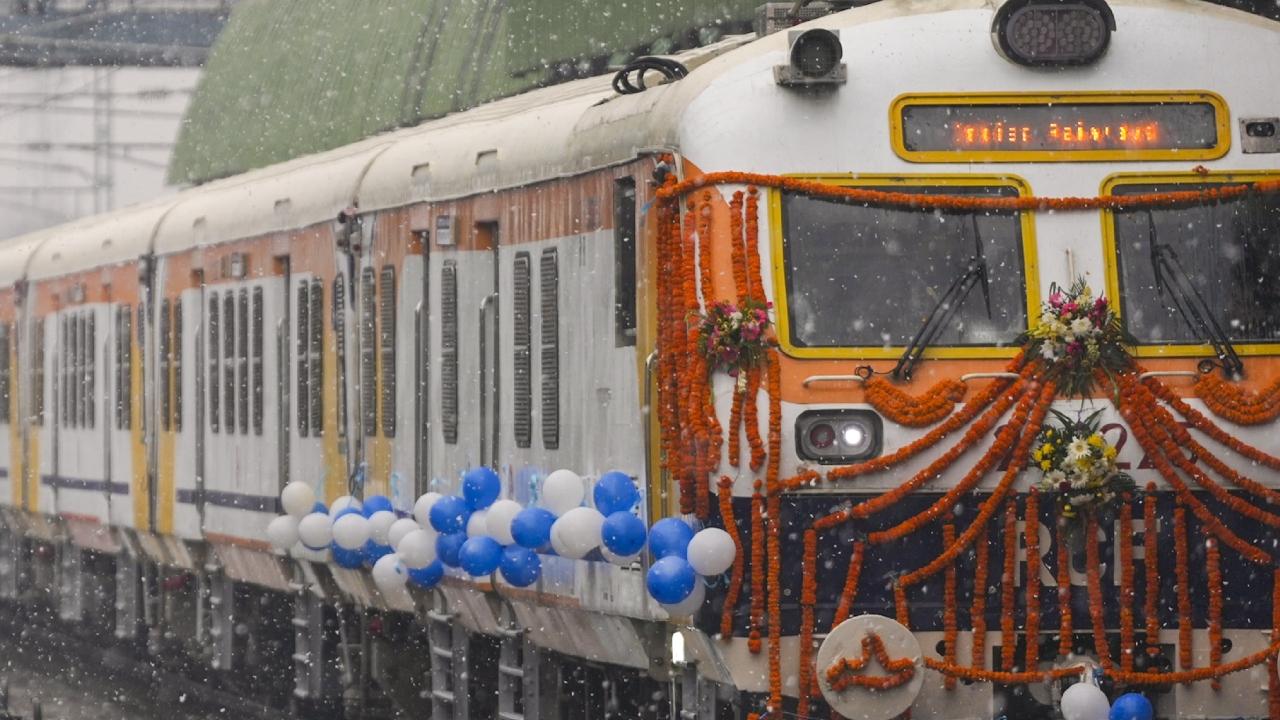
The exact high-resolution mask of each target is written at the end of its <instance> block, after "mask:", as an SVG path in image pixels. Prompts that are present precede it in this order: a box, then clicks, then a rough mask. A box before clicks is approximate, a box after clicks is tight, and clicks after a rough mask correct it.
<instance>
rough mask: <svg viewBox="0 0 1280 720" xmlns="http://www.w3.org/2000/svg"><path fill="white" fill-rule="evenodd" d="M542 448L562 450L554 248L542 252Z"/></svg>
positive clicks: (558, 327)
mask: <svg viewBox="0 0 1280 720" xmlns="http://www.w3.org/2000/svg"><path fill="white" fill-rule="evenodd" d="M540 262H541V266H540V268H539V270H540V273H539V278H538V284H539V290H540V291H541V293H542V303H541V305H542V338H541V340H542V348H541V350H542V446H543V447H545V448H546V449H548V450H555V449H557V448H559V447H560V267H559V259H558V257H557V255H556V250H555V248H550V249H547V250H543V251H542V257H541V259H540Z"/></svg>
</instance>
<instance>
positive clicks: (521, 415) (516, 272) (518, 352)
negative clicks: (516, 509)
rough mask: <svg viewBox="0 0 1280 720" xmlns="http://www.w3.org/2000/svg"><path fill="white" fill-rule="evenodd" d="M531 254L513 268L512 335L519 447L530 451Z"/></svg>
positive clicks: (519, 257)
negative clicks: (513, 341)
mask: <svg viewBox="0 0 1280 720" xmlns="http://www.w3.org/2000/svg"><path fill="white" fill-rule="evenodd" d="M529 263H530V260H529V253H527V252H520V253H516V257H515V262H514V264H513V265H512V268H511V271H512V272H511V274H512V284H513V285H514V286H515V287H514V292H513V293H512V305H513V306H514V307H513V308H512V313H511V315H512V318H511V320H512V325H513V327H512V334H513V335H514V340H515V347H514V348H513V350H512V352H513V353H514V357H513V359H512V362H513V364H514V366H515V371H514V374H515V377H514V384H515V398H514V404H515V418H514V421H515V435H516V447H520V448H527V447H530V446H532V445H533V377H532V376H533V348H532V347H531V345H532V342H533V338H532V335H533V333H532V326H531V318H530V315H531V314H532V306H531V305H532V301H531V298H530V293H531V288H530V287H529V285H530V282H531V276H532V271H531V269H530V267H529Z"/></svg>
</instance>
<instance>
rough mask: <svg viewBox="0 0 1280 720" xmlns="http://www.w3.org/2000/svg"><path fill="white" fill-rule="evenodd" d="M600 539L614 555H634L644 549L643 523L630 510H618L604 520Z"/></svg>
mask: <svg viewBox="0 0 1280 720" xmlns="http://www.w3.org/2000/svg"><path fill="white" fill-rule="evenodd" d="M600 539H601V540H603V541H604V546H605V548H607V549H608V550H609V551H610V552H612V553H614V554H615V555H635V554H636V553H638V552H640V548H643V547H644V539H645V532H644V521H643V520H641V519H640V518H638V517H636V516H635V515H634V514H633V513H632V512H631V511H630V510H619V511H618V512H616V513H613V514H612V515H610V516H609V517H607V518H605V519H604V524H603V525H601V526H600Z"/></svg>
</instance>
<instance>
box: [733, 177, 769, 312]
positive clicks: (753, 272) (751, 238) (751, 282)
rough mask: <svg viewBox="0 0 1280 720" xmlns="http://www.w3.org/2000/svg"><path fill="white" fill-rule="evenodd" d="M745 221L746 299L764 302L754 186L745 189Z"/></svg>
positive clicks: (758, 199) (757, 202) (757, 212)
mask: <svg viewBox="0 0 1280 720" xmlns="http://www.w3.org/2000/svg"><path fill="white" fill-rule="evenodd" d="M745 219H746V225H747V232H746V237H745V238H744V239H743V244H744V245H745V246H746V249H747V288H746V293H747V296H748V297H751V298H754V299H756V300H759V301H760V302H764V300H765V297H764V275H763V274H762V273H761V271H760V197H759V190H758V189H757V188H756V187H755V186H754V185H752V186H750V187H748V188H747V210H746V218H745ZM739 292H742V291H741V290H739Z"/></svg>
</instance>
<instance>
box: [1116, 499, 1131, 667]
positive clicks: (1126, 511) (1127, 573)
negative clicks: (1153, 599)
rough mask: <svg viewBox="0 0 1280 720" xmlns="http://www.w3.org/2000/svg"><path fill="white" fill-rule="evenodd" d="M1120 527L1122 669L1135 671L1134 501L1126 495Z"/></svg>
mask: <svg viewBox="0 0 1280 720" xmlns="http://www.w3.org/2000/svg"><path fill="white" fill-rule="evenodd" d="M1116 519H1117V520H1119V522H1120V527H1119V529H1118V530H1117V532H1116V544H1117V545H1118V546H1119V547H1118V548H1117V550H1119V553H1120V598H1119V601H1120V669H1121V670H1124V671H1126V672H1128V671H1131V670H1133V652H1134V639H1133V501H1132V500H1131V499H1130V497H1129V496H1128V495H1127V494H1126V496H1125V497H1124V499H1123V500H1122V501H1121V503H1120V510H1119V514H1118V517H1117V518H1116Z"/></svg>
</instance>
